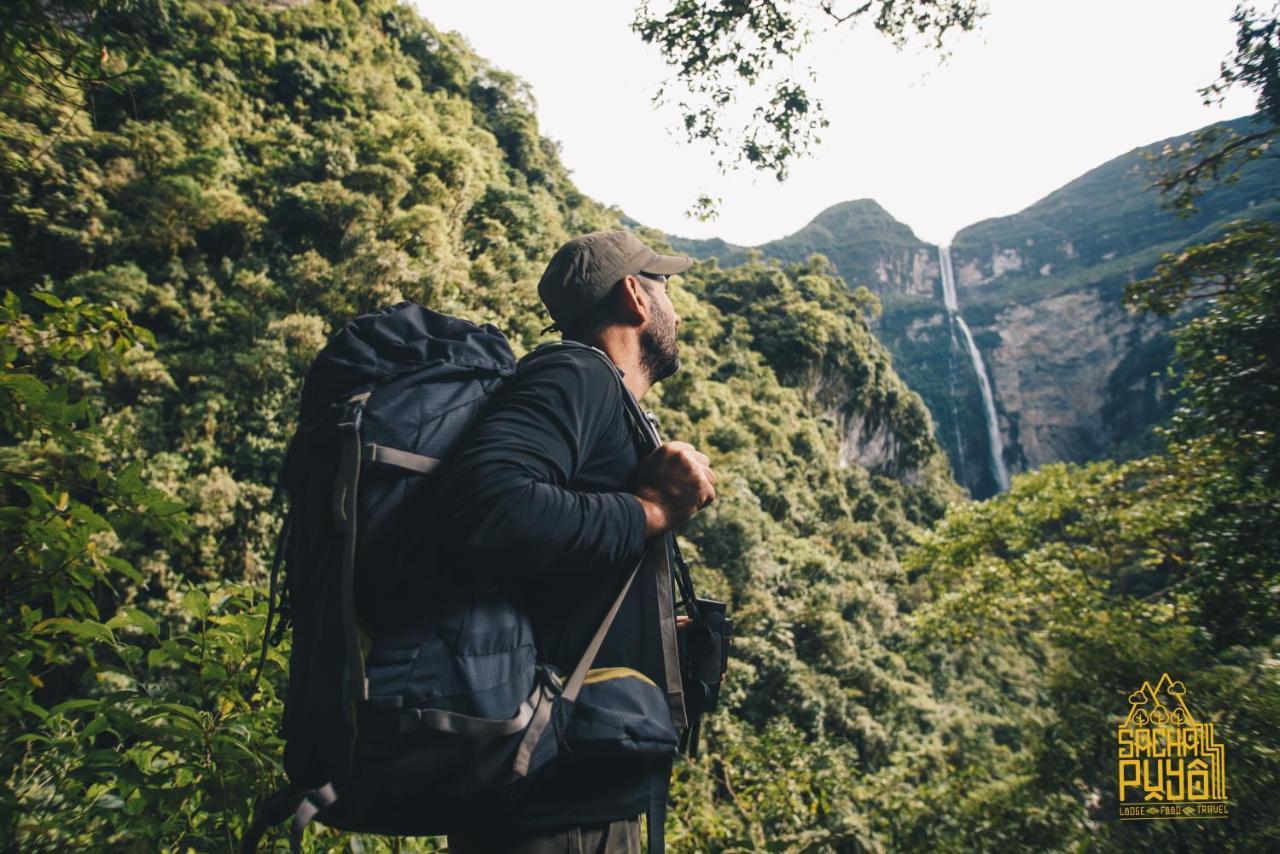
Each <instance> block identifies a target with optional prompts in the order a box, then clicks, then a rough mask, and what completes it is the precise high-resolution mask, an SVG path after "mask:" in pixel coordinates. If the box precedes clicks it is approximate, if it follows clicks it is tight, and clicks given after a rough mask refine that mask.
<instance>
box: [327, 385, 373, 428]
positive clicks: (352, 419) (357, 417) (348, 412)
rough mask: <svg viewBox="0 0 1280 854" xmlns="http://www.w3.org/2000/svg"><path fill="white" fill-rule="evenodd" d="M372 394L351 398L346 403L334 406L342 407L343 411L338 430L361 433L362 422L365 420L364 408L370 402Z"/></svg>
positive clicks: (339, 418) (339, 414)
mask: <svg viewBox="0 0 1280 854" xmlns="http://www.w3.org/2000/svg"><path fill="white" fill-rule="evenodd" d="M369 394H370V392H367V391H366V392H363V393H362V394H357V395H354V396H352V397H351V398H349V399H348V400H347V401H346V402H345V403H342V404H334V405H335V406H339V405H340V406H341V407H342V411H341V412H340V413H338V429H339V430H342V431H344V432H345V431H347V430H354V431H357V432H359V430H360V422H361V421H363V420H364V406H365V403H366V402H367V401H368V400H369Z"/></svg>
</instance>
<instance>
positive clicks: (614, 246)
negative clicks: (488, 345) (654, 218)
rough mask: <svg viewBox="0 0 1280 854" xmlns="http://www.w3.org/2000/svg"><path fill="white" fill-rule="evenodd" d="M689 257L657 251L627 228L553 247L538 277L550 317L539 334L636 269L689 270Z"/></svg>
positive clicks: (587, 308)
mask: <svg viewBox="0 0 1280 854" xmlns="http://www.w3.org/2000/svg"><path fill="white" fill-rule="evenodd" d="M692 264H693V259H692V258H687V257H685V256H683V255H659V254H658V253H657V252H654V251H653V250H652V249H650V248H649V247H648V246H645V245H644V244H643V243H641V242H640V238H638V237H636V236H635V235H634V234H632V233H631V232H630V231H593V232H591V233H590V234H584V235H582V236H581V237H575V238H573V240H570V241H569V242H568V243H566V244H565V245H564V246H561V247H560V248H559V249H557V250H556V254H555V255H552V256H551V263H549V264H547V270H546V272H545V273H543V274H542V280H541V281H540V282H538V296H539V297H541V298H542V303H543V305H545V306H546V307H547V311H548V312H549V313H550V314H551V319H552V320H554V321H555V322H554V323H552V324H551V325H550V326H548V327H546V328H545V329H543V330H542V331H543V333H547V332H551V331H552V330H556V329H561V328H563V327H562V324H565V323H569V322H571V321H573V320H575V319H577V318H579V317H581V316H582V315H584V314H586V313H587V312H588V311H590V310H591V309H592V308H594V307H595V305H596V303H598V302H600V300H602V299H604V298H605V297H606V296H608V295H609V292H610V291H612V290H613V286H614V285H616V284H617V283H618V282H619V281H621V280H622V279H623V278H625V277H627V276H634V275H636V274H637V273H660V274H662V275H664V276H674V275H675V274H676V273H680V272H683V271H685V270H687V269H689V267H690V266H692Z"/></svg>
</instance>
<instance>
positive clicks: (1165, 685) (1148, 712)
mask: <svg viewBox="0 0 1280 854" xmlns="http://www.w3.org/2000/svg"><path fill="white" fill-rule="evenodd" d="M1186 693H1187V688H1186V685H1185V684H1184V683H1183V682H1182V681H1181V680H1174V679H1172V678H1170V676H1169V674H1168V673H1161V674H1160V678H1159V680H1157V681H1156V685H1155V687H1154V688H1152V687H1151V682H1150V681H1148V680H1143V682H1142V687H1141V688H1139V689H1138V690H1137V691H1134V692H1133V693H1132V694H1130V695H1129V714H1128V716H1127V717H1126V718H1125V719H1124V723H1123V724H1121V726H1122V727H1130V728H1134V727H1147V726H1163V725H1166V724H1167V725H1170V726H1193V725H1194V724H1196V723H1197V721H1196V719H1195V716H1193V715H1192V714H1191V709H1189V708H1188V707H1187V704H1186V702H1185V701H1184V700H1183V697H1184V696H1185V695H1186Z"/></svg>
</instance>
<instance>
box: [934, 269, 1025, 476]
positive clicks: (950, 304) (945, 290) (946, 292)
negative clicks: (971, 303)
mask: <svg viewBox="0 0 1280 854" xmlns="http://www.w3.org/2000/svg"><path fill="white" fill-rule="evenodd" d="M938 266H939V267H940V268H941V271H942V303H943V305H945V306H946V307H947V316H948V317H949V318H950V319H951V322H952V324H953V325H954V327H959V329H960V334H961V335H962V336H963V337H964V343H965V348H966V349H967V350H968V351H969V360H970V361H971V362H973V370H974V371H975V372H976V373H977V374H978V385H979V387H980V388H981V389H982V410H983V416H984V418H985V420H986V422H987V444H988V445H989V446H990V448H991V474H992V475H993V476H994V477H995V479H996V489H997V490H998V491H999V492H1004V491H1005V490H1006V489H1008V488H1009V469H1008V468H1007V467H1006V466H1005V464H1004V444H1003V443H1002V442H1001V441H1000V424H999V422H998V421H997V420H996V399H995V395H994V394H992V393H991V380H990V378H989V377H988V376H987V367H986V365H984V364H983V362H982V354H981V353H979V352H978V345H977V344H975V343H973V333H971V332H970V331H969V324H967V323H965V322H964V318H963V317H961V316H960V307H959V304H958V303H957V302H956V279H955V274H954V273H953V272H952V270H951V247H950V246H939V247H938ZM954 334H955V333H954V332H953V333H952V335H953V338H952V340H955V339H954Z"/></svg>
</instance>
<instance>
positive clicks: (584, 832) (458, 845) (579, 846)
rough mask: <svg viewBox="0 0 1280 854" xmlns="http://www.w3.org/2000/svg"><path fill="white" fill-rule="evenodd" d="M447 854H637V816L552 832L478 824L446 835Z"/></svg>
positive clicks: (542, 829) (638, 819)
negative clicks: (447, 843)
mask: <svg viewBox="0 0 1280 854" xmlns="http://www.w3.org/2000/svg"><path fill="white" fill-rule="evenodd" d="M449 854H640V816H636V817H635V818H623V819H619V820H617V821H607V822H604V823H603V824H585V825H581V826H579V827H562V828H558V829H555V830H546V829H544V828H521V827H511V826H509V825H502V824H495V825H489V826H485V825H477V826H474V827H469V828H466V829H465V830H458V831H455V832H453V833H450V834H449Z"/></svg>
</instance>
